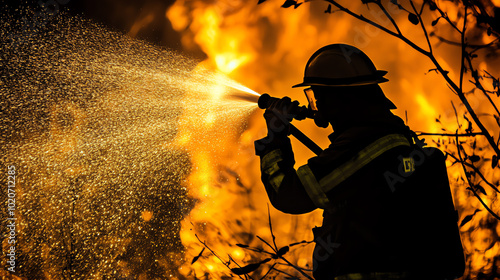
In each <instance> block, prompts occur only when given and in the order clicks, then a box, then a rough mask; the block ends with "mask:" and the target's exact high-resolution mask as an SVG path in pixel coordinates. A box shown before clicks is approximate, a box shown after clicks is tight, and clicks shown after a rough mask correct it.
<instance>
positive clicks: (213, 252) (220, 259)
mask: <svg viewBox="0 0 500 280" xmlns="http://www.w3.org/2000/svg"><path fill="white" fill-rule="evenodd" d="M194 236H196V239H198V241H199V242H200V243H201V244H203V246H205V248H207V249H208V250H209V251H210V252H211V253H212V255H214V256H215V257H216V258H217V259H219V261H220V262H221V263H222V264H223V265H225V266H226V267H227V268H228V269H229V270H231V267H229V265H228V264H227V263H226V262H225V261H223V260H222V258H221V257H219V255H217V253H216V252H215V251H213V250H212V249H211V248H210V247H208V245H207V244H206V243H205V242H203V241H201V239H200V238H199V237H198V235H197V234H195V235H194ZM236 265H238V264H236ZM238 266H239V265H238ZM238 277H240V279H243V277H241V276H240V275H238Z"/></svg>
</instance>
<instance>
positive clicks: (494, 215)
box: [467, 187, 500, 220]
mask: <svg viewBox="0 0 500 280" xmlns="http://www.w3.org/2000/svg"><path fill="white" fill-rule="evenodd" d="M467 189H468V190H470V191H472V193H473V194H474V196H475V197H477V199H479V202H481V204H482V205H483V206H484V208H485V209H486V210H487V211H488V212H489V213H490V214H491V215H492V216H493V217H495V218H496V219H497V220H500V216H498V215H497V214H496V213H495V212H493V211H492V210H491V209H490V208H489V207H488V206H487V205H486V203H484V201H483V200H482V199H481V197H480V196H479V195H478V194H477V192H476V191H475V190H474V188H470V187H469V188H467Z"/></svg>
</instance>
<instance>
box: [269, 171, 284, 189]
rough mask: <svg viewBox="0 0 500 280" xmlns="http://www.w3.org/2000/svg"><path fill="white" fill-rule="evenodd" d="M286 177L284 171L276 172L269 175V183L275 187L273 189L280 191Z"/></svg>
mask: <svg viewBox="0 0 500 280" xmlns="http://www.w3.org/2000/svg"><path fill="white" fill-rule="evenodd" d="M284 178H285V174H283V173H282V172H279V173H275V174H273V175H271V176H270V177H269V184H271V186H272V187H273V189H274V190H275V191H276V192H278V190H279V188H280V186H281V183H282V182H283V179H284Z"/></svg>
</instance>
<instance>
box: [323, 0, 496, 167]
mask: <svg viewBox="0 0 500 280" xmlns="http://www.w3.org/2000/svg"><path fill="white" fill-rule="evenodd" d="M325 1H326V2H328V3H330V4H332V5H334V6H336V7H337V8H338V9H340V10H341V11H343V12H345V13H347V14H349V15H351V16H352V17H354V18H356V19H359V20H361V21H363V22H366V23H368V24H371V25H373V26H374V27H377V28H379V29H380V30H382V31H384V32H386V33H387V34H389V35H392V36H394V37H396V38H399V39H401V40H402V41H404V42H405V43H406V44H408V45H409V46H411V47H412V48H413V49H415V50H416V51H418V52H420V53H422V54H423V55H425V56H427V57H428V58H429V59H430V60H431V61H432V63H433V64H434V65H435V66H436V69H437V70H438V71H439V73H440V74H441V75H442V76H443V78H444V79H445V80H446V82H447V83H448V85H449V87H450V88H451V89H452V90H453V91H454V92H455V93H456V94H457V95H458V97H459V98H460V101H462V103H463V104H464V106H465V108H466V109H467V111H468V112H469V113H470V115H471V117H472V119H473V120H474V122H475V124H476V125H477V126H478V127H479V130H481V131H482V132H483V134H484V136H485V137H486V139H487V140H488V142H489V143H490V145H491V147H492V148H493V150H495V153H496V154H497V156H499V157H500V149H499V148H498V146H497V145H495V140H494V139H493V137H492V136H491V135H490V133H489V132H488V130H487V129H486V127H485V126H484V125H483V124H482V122H481V121H480V120H479V117H478V116H477V115H476V113H475V112H474V110H473V109H472V106H471V105H470V103H469V101H468V100H467V98H466V97H465V94H464V93H463V92H462V91H461V90H460V87H459V86H457V84H456V83H455V82H453V80H452V79H451V78H450V77H449V75H448V71H446V70H444V69H443V67H442V66H441V64H440V63H439V62H438V61H437V59H436V57H434V55H433V54H432V53H430V52H428V51H426V50H424V49H422V48H421V47H419V46H418V45H416V44H415V43H413V42H412V41H410V40H409V39H408V38H406V37H405V36H403V35H401V34H398V33H395V32H393V31H391V30H389V29H387V28H385V27H383V26H381V25H380V24H378V23H376V22H373V21H372V20H369V19H367V18H365V17H364V16H363V15H358V14H356V13H354V12H352V11H351V10H349V9H347V8H345V7H344V6H342V5H340V4H339V3H337V1H335V0H325ZM438 10H439V11H440V12H441V13H442V16H443V17H444V18H445V19H446V20H447V21H448V22H449V23H450V24H451V25H452V26H453V27H454V28H455V29H456V30H457V31H458V32H459V33H462V31H461V30H460V29H458V28H457V27H456V26H455V25H454V24H453V23H452V22H451V21H450V20H449V18H448V16H446V14H444V13H443V11H441V10H440V9H439V7H438Z"/></svg>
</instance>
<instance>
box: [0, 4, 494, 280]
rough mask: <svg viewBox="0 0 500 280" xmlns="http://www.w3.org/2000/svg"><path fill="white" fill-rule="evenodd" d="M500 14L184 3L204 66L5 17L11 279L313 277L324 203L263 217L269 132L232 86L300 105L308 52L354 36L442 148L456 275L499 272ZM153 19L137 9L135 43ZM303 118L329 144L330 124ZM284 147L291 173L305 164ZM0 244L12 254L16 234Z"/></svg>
mask: <svg viewBox="0 0 500 280" xmlns="http://www.w3.org/2000/svg"><path fill="white" fill-rule="evenodd" d="M344 2H345V3H344ZM499 7H500V3H499V2H498V1H491V2H490V1H486V0H485V1H470V2H469V1H432V0H426V1H423V2H422V1H415V2H414V1H402V0H401V1H399V0H398V1H396V0H391V1H389V0H387V1H378V0H375V1H359V2H358V1H351V2H349V1H343V2H340V1H332V0H326V1H311V2H309V1H293V0H287V1H283V0H281V1H280V0H273V1H272V0H268V1H265V0H260V1H255V3H249V2H248V1H238V0H236V1H233V0H224V1H197V0H178V1H176V2H175V3H174V4H173V5H172V6H171V7H169V8H168V9H167V10H166V11H165V17H167V18H168V19H169V20H170V22H171V24H172V26H173V28H174V29H175V30H177V31H178V32H179V33H180V34H181V38H182V44H183V46H184V48H185V49H187V50H194V49H201V50H202V51H203V52H204V53H205V54H206V56H207V58H206V60H205V61H203V62H198V61H196V60H193V59H190V58H186V57H185V56H182V55H179V54H176V53H174V52H171V51H166V50H161V49H159V48H157V47H154V46H151V45H149V44H147V43H144V42H140V41H137V40H135V39H132V38H129V37H126V36H123V35H120V34H117V33H114V32H110V31H109V30H107V29H105V28H103V27H102V26H99V25H96V24H94V23H89V22H88V21H85V20H82V19H80V18H78V17H71V18H70V17H68V16H66V15H64V14H63V13H60V14H55V15H50V19H51V20H50V22H49V21H48V23H47V22H46V23H45V24H44V25H43V26H42V25H40V24H39V23H40V22H42V21H40V20H39V19H38V20H31V21H28V22H29V23H30V25H29V27H28V28H27V27H26V26H25V25H23V24H25V23H26V21H19V20H18V21H16V18H8V17H2V19H1V20H0V24H1V28H2V29H1V31H0V32H1V40H2V47H1V48H2V52H1V53H2V57H1V59H2V64H3V66H5V67H4V69H6V70H7V71H6V72H4V73H3V74H2V76H1V78H2V80H1V83H0V96H1V100H2V101H1V106H2V107H1V108H2V110H1V113H0V116H1V120H0V125H1V131H2V135H1V138H0V140H1V142H2V145H1V147H2V148H1V151H2V157H1V162H2V165H3V166H14V165H15V166H16V172H17V176H18V177H17V180H16V192H17V204H16V207H17V208H16V209H17V210H16V218H17V219H18V220H17V221H16V222H17V227H16V238H17V242H18V243H17V244H18V247H17V248H19V249H18V250H19V251H17V252H18V253H17V254H18V255H17V256H18V259H17V262H16V263H17V266H16V269H18V270H17V271H16V273H15V274H16V275H19V276H20V277H27V278H28V279H32V278H33V279H35V278H36V279H64V278H72V279H103V278H109V277H114V278H121V279H128V278H130V277H132V278H139V279H164V278H169V279H233V278H241V279H276V278H280V277H296V278H299V279H310V278H311V276H310V275H311V269H312V260H311V257H310V256H311V255H312V251H313V246H312V245H311V242H312V239H313V235H312V232H311V228H313V227H314V226H317V225H319V224H320V223H321V214H322V213H321V212H320V211H319V210H317V211H315V212H312V213H310V214H307V215H301V216H292V215H286V214H283V213H279V212H278V211H276V210H274V209H269V206H268V199H267V196H266V194H265V190H264V188H263V187H262V184H261V182H260V170H259V164H258V159H257V158H256V157H255V155H254V147H253V141H255V140H256V139H259V138H261V137H262V136H263V135H264V134H265V128H264V127H265V126H264V123H263V122H262V121H261V118H260V113H258V114H257V113H253V112H254V109H256V108H257V107H256V104H255V103H253V102H247V101H248V100H254V99H255V97H256V95H257V94H256V93H255V92H254V91H252V90H250V89H248V88H245V87H242V86H241V85H239V84H238V83H236V82H234V81H233V80H235V81H239V82H241V83H243V84H245V86H248V87H249V88H251V89H253V90H255V91H257V92H269V93H271V94H272V95H273V96H277V97H282V96H290V97H292V99H297V100H299V101H301V103H304V104H306V100H305V98H304V97H303V96H302V92H301V91H299V90H292V89H291V85H293V84H295V83H297V82H298V81H300V80H301V78H302V74H303V67H304V65H305V62H306V61H307V59H308V57H309V56H310V54H312V53H313V52H314V51H315V50H316V49H317V48H318V47H319V46H323V45H327V44H330V43H337V42H345V43H349V44H351V45H355V46H356V47H358V48H360V49H362V50H363V51H365V52H366V53H367V54H369V56H370V57H371V58H372V59H373V61H375V62H376V63H377V66H378V67H379V68H381V69H386V70H388V71H389V73H388V75H387V77H388V78H389V80H390V82H389V83H386V84H384V86H383V89H384V91H385V93H386V94H387V96H388V97H389V98H390V99H392V100H394V101H395V103H397V105H398V108H399V109H397V110H395V111H394V112H395V114H397V115H399V116H401V117H402V118H403V119H404V120H406V122H407V124H408V125H410V126H411V127H412V128H413V129H414V130H416V131H417V132H418V133H419V134H420V135H421V136H422V137H424V136H425V137H426V139H427V142H428V144H429V145H431V146H436V147H438V148H440V149H442V150H443V151H445V152H446V154H447V165H448V175H449V179H450V182H451V184H452V191H453V198H454V202H455V207H456V208H457V210H458V212H459V226H460V233H461V238H462V242H463V245H464V250H465V253H466V261H467V268H466V272H465V275H464V277H463V279H498V278H500V270H499V268H498V266H500V258H499V255H500V243H499V239H500V237H499V236H500V224H499V217H498V215H500V206H499V204H498V203H499V202H498V194H499V190H498V188H499V181H500V172H499V171H498V168H499V167H498V159H499V157H500V150H499V145H498V142H499V139H500V128H499V127H500V112H499V110H498V108H497V105H498V98H499V96H500V87H499V81H498V77H499V75H500V69H499V65H500V63H499V59H498V49H499V44H500V43H499V35H500V34H499V32H500V27H499V23H498V22H499V19H498V18H499V14H500V12H499V11H498V10H499ZM155 12H156V11H155ZM155 12H153V11H151V12H150V14H148V10H145V11H144V12H143V15H144V16H143V18H142V19H140V20H142V21H141V22H139V21H138V22H136V23H135V24H133V28H131V30H130V32H129V35H130V36H134V35H136V34H138V33H139V31H140V28H141V26H142V25H144V24H145V23H144V20H146V21H147V22H152V19H151V18H152V17H154V16H153V15H154V14H155ZM23 13H25V14H23V15H21V16H20V17H21V18H28V19H34V18H36V17H40V14H35V13H33V11H27V12H26V11H23ZM23 26H24V27H23ZM4 42H5V43H4ZM227 77H230V78H231V79H229V78H227ZM235 93H236V96H239V97H241V96H245V100H247V101H242V100H241V99H240V100H237V99H234V96H235ZM294 124H295V125H296V126H297V127H298V128H300V129H301V130H302V131H304V132H305V133H306V134H308V135H309V136H310V137H311V138H313V139H315V140H316V139H317V142H318V144H319V145H320V146H322V147H326V146H327V145H328V143H327V137H326V136H327V135H328V134H330V132H331V131H327V130H320V129H318V128H314V125H313V123H312V122H310V121H303V122H297V123H296V122H294ZM292 145H293V146H294V150H295V155H296V160H297V165H301V164H303V163H305V162H306V160H307V159H308V158H310V157H311V156H313V154H312V153H311V151H309V150H307V149H306V148H305V147H303V146H301V144H300V143H298V142H296V141H294V140H293V139H292ZM2 178H3V181H2V182H3V184H4V185H5V186H7V185H8V184H7V178H4V177H2ZM7 196H8V194H7V193H3V194H2V195H1V196H0V198H1V199H2V201H7ZM422 207H425V205H422ZM6 211H7V208H5V207H4V209H2V220H5V219H6V218H7V217H9V216H8V215H9V213H8V212H6ZM421 226H422V227H426V225H425V224H422V225H421ZM8 230H9V228H7V227H6V226H2V231H1V232H2V234H3V235H4V236H7V234H8V233H9V232H8ZM428 230H429V231H432V230H433V229H432V228H429V229H428ZM2 248H3V252H9V243H8V239H7V238H6V239H4V240H3V246H2ZM429 254H432V252H429ZM6 261H7V259H5V258H3V259H2V260H1V262H2V265H4V268H3V269H4V270H2V272H1V273H2V276H4V277H8V276H9V275H12V274H11V273H12V271H8V270H6V267H8V265H7V263H6Z"/></svg>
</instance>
